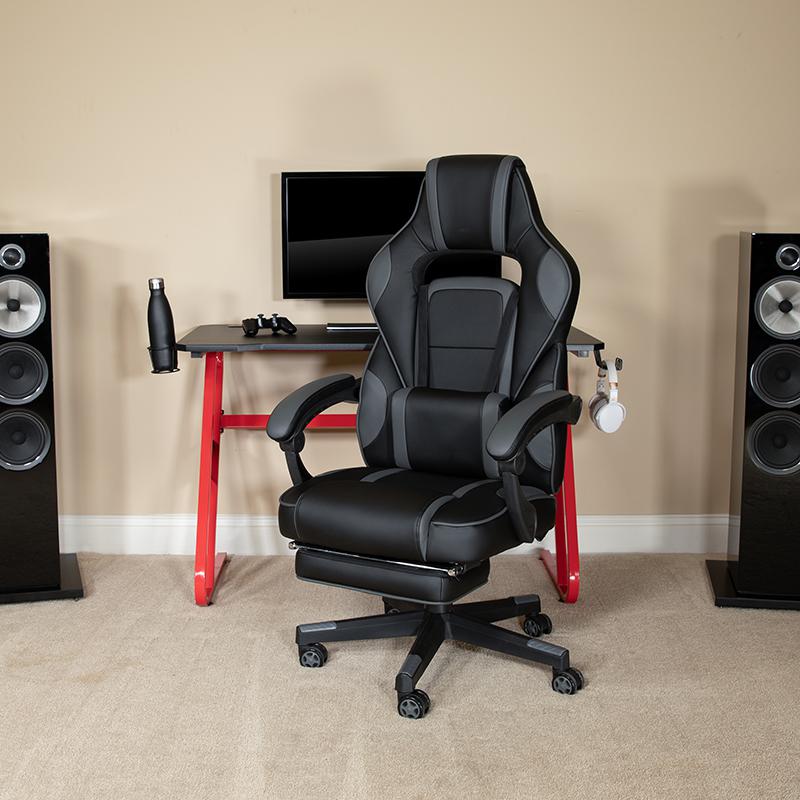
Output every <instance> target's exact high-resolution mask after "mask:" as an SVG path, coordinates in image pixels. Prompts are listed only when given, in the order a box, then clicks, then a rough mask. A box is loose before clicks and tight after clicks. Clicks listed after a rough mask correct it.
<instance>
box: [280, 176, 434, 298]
mask: <svg viewBox="0 0 800 800" xmlns="http://www.w3.org/2000/svg"><path fill="white" fill-rule="evenodd" d="M395 175H419V176H420V188H421V187H422V182H423V180H424V178H425V170H421V169H419V170H418V169H394V170H378V171H375V170H328V171H325V172H281V261H282V265H281V276H282V286H281V291H282V295H283V299H284V300H366V299H367V288H366V281H365V284H364V293H363V294H359V295H352V294H345V293H332V292H327V293H326V292H290V291H288V285H289V263H288V228H289V226H288V200H287V184H288V182H289V180H290V179H292V178H340V177H365V178H366V177H369V178H391V177H393V176H395ZM417 203H419V198H417ZM413 213H414V212H413V211H412V213H411V215H409V219H411V217H412V216H413ZM398 230H399V229H398Z"/></svg>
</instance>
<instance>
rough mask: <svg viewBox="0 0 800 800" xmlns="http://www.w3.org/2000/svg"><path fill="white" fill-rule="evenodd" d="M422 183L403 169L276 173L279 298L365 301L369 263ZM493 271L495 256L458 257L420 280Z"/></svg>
mask: <svg viewBox="0 0 800 800" xmlns="http://www.w3.org/2000/svg"><path fill="white" fill-rule="evenodd" d="M424 177H425V173H424V172H410V171H408V172H407V171H396V172H284V173H282V174H281V204H282V211H283V214H282V229H283V230H282V234H283V296H284V297H285V298H287V299H288V298H340V299H351V298H352V299H358V298H364V297H366V277H367V268H368V267H369V264H370V261H372V258H373V256H374V255H375V254H376V253H377V252H378V250H380V249H381V247H383V245H384V244H385V243H386V242H387V241H388V240H389V239H390V238H391V237H392V236H394V234H395V233H397V231H399V230H400V229H401V228H402V227H403V226H404V225H405V224H406V222H408V220H409V219H410V218H411V216H412V214H413V213H414V209H415V208H416V205H417V199H418V197H419V191H420V187H421V186H422V180H423V178H424ZM456 261H457V263H456ZM500 266H501V263H500V257H499V256H495V255H488V256H485V255H459V256H458V257H457V258H456V257H455V256H454V257H453V258H447V259H443V260H442V261H441V264H438V263H437V265H435V269H434V271H430V272H429V276H428V277H443V276H445V275H448V274H459V275H491V276H493V277H499V275H500ZM434 273H435V274H434Z"/></svg>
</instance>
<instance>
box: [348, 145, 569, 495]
mask: <svg viewBox="0 0 800 800" xmlns="http://www.w3.org/2000/svg"><path fill="white" fill-rule="evenodd" d="M445 251H447V252H458V251H471V252H487V253H489V252H491V253H500V254H502V255H507V256H510V257H512V258H515V259H516V260H517V261H518V262H519V264H520V268H521V280H520V285H519V289H518V291H519V304H518V309H517V315H516V322H515V325H514V326H513V327H514V333H513V335H511V334H509V343H508V345H507V352H504V356H505V358H504V360H503V363H502V365H501V379H500V382H499V384H498V388H499V389H500V390H501V391H502V392H503V393H507V394H508V395H509V397H510V398H511V402H512V403H515V402H517V401H519V400H521V399H524V398H525V397H527V396H529V394H530V393H531V392H533V391H535V390H536V389H537V388H538V387H543V386H545V385H548V386H550V387H552V388H556V389H564V388H566V350H565V343H566V338H567V334H568V332H569V327H570V324H571V322H572V316H573V313H574V311H575V306H576V304H577V299H578V290H579V282H580V278H579V274H578V269H577V267H576V265H575V262H574V260H573V259H572V257H571V256H570V255H569V253H568V252H567V251H566V250H565V249H564V248H563V247H562V245H561V244H560V243H559V242H558V240H557V239H556V238H555V237H554V236H553V235H552V233H551V232H550V231H549V230H548V229H547V227H546V226H545V224H544V222H543V220H542V218H541V214H540V213H539V208H538V204H537V202H536V196H535V194H534V191H533V187H532V186H531V184H530V179H529V178H528V175H527V173H526V171H525V167H524V165H523V164H522V162H521V161H520V160H519V159H518V158H516V157H514V156H448V157H444V158H440V159H434V160H433V161H431V162H430V163H429V165H428V170H427V173H426V178H425V183H424V186H423V188H422V190H421V191H420V195H419V199H418V202H417V208H416V210H415V212H414V214H413V216H412V218H411V219H410V220H409V222H408V223H407V224H406V225H405V226H404V227H403V228H402V229H401V230H400V231H399V232H398V233H397V234H396V235H395V236H394V237H392V239H390V240H389V242H388V243H387V244H386V245H385V246H384V247H383V248H382V249H381V251H380V252H379V253H378V254H377V255H376V256H375V258H374V259H373V262H372V264H371V266H370V270H369V273H368V276H367V297H368V301H369V305H370V309H371V310H372V313H373V315H374V317H375V320H376V322H377V324H378V328H379V332H380V337H379V342H378V343H377V344H376V347H375V350H374V351H373V356H374V357H371V358H370V362H369V364H368V368H367V370H366V371H372V370H374V371H376V372H377V374H378V375H379V377H380V380H381V382H382V383H383V385H384V387H385V389H386V395H387V398H391V397H392V395H393V394H394V393H395V392H396V391H397V389H398V388H403V387H413V386H414V385H415V373H414V364H415V354H416V347H415V346H416V328H417V293H418V291H419V287H420V286H421V285H423V284H425V283H426V278H425V274H426V270H427V267H428V265H429V264H430V263H431V262H432V261H433V260H435V259H436V258H437V257H438V256H439V255H440V254H441V253H442V252H445ZM434 311H435V309H434ZM429 322H430V324H431V332H433V334H434V337H436V336H438V335H439V334H438V330H439V326H438V322H437V319H436V313H434V314H432V315H431V318H430V320H429ZM462 330H464V329H463V328H462ZM466 334H467V337H471V336H472V331H470V330H468V329H467V330H466ZM432 342H434V344H435V338H434V339H432ZM561 353H563V358H562V356H561V355H560V354H561ZM457 360H458V356H456V357H455V358H454V359H453V362H455V361H457ZM451 366H452V365H451ZM466 366H467V365H466V364H465V368H466ZM431 367H432V368H431V371H430V375H431V376H432V378H433V383H430V384H429V385H431V386H436V385H438V381H439V380H440V376H439V375H438V374H437V370H438V367H437V365H436V364H431ZM447 371H448V372H458V370H452V369H450V368H448V369H447ZM365 385H366V387H367V388H366V390H365V389H364V386H365ZM370 387H371V388H370ZM374 389H375V384H374V382H371V381H369V382H366V384H362V398H363V401H364V406H363V407H362V408H360V409H359V414H362V413H366V414H368V418H367V420H365V424H364V425H361V426H359V436H360V435H361V431H362V430H365V431H366V432H367V433H368V434H369V435H370V436H372V435H373V433H374V431H375V428H376V427H378V426H380V430H379V433H378V434H377V436H375V437H374V438H373V439H372V440H371V441H369V442H367V443H366V445H365V444H364V442H361V446H362V451H363V453H364V457H365V460H366V462H367V463H368V464H370V465H372V466H387V467H389V466H397V465H399V463H400V462H398V461H397V457H396V454H395V453H394V452H393V449H394V448H393V439H394V436H393V435H392V433H391V430H390V429H391V424H390V420H389V417H390V415H389V413H388V408H386V406H385V404H384V401H383V399H382V395H381V393H380V392H379V391H378V392H376V391H374ZM373 403H377V404H378V405H379V406H383V407H382V408H380V410H379V411H375V410H374V409H372V408H371V407H370V406H371V405H372V404H373ZM381 417H383V419H384V421H383V424H382V425H381V422H380V418H381ZM565 430H566V429H565V428H564V426H553V427H552V428H551V429H549V430H548V431H543V432H542V433H541V434H539V436H540V437H541V439H539V437H537V440H536V441H535V445H534V446H533V447H532V450H533V454H534V456H535V458H531V459H529V462H530V463H529V465H528V468H526V471H525V475H524V476H523V478H524V480H525V481H530V482H531V483H532V484H533V485H536V486H538V487H540V488H541V489H542V490H543V491H554V490H555V489H557V488H558V485H559V484H560V481H561V476H562V474H563V449H564V448H563V442H564V441H565ZM548 454H550V458H549V459H548ZM548 460H549V461H550V462H551V463H550V466H549V467H547V466H546V464H541V463H536V462H537V461H544V462H547V461H548Z"/></svg>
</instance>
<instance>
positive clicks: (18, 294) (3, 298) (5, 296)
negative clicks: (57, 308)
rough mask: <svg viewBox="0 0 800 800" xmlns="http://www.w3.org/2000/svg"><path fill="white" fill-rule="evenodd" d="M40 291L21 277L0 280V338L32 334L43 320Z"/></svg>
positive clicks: (43, 311) (44, 306) (43, 301)
mask: <svg viewBox="0 0 800 800" xmlns="http://www.w3.org/2000/svg"><path fill="white" fill-rule="evenodd" d="M46 310H47V303H46V301H45V299H44V295H43V294H42V290H41V289H40V288H39V287H38V286H37V285H36V284H35V283H34V282H33V281H30V280H28V279H27V278H23V277H22V276H21V275H15V276H14V277H11V276H6V277H2V278H0V336H7V337H9V338H11V339H16V338H19V337H21V336H27V335H28V334H30V333H33V332H34V331H35V330H36V329H37V328H38V327H39V326H40V325H41V324H42V320H44V315H45V311H46Z"/></svg>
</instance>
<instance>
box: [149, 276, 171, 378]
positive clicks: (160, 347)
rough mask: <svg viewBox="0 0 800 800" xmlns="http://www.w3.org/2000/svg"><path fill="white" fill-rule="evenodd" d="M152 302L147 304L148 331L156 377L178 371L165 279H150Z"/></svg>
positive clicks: (151, 359) (151, 358)
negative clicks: (165, 291)
mask: <svg viewBox="0 0 800 800" xmlns="http://www.w3.org/2000/svg"><path fill="white" fill-rule="evenodd" d="M148 284H149V286H150V301H149V302H148V304H147V330H148V332H149V333H150V347H148V348H147V349H148V351H149V352H150V361H151V363H152V364H153V372H154V373H155V374H156V375H159V374H162V373H165V372H177V371H178V351H177V349H176V348H175V323H174V322H173V320H172V309H171V308H170V307H169V300H167V296H166V295H165V294H164V279H163V278H150V280H149V281H148Z"/></svg>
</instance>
